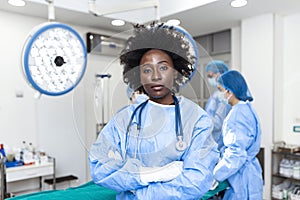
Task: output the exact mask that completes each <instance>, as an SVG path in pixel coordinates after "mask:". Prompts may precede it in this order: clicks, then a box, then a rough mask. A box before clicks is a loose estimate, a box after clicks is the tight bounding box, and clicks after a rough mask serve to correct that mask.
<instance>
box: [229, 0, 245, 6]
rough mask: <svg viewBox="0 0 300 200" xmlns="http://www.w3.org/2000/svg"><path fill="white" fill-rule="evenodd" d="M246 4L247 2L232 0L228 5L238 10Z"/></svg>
mask: <svg viewBox="0 0 300 200" xmlns="http://www.w3.org/2000/svg"><path fill="white" fill-rule="evenodd" d="M247 3H248V2H247V0H233V1H231V3H230V5H231V6H232V7H234V8H240V7H243V6H245V5H247Z"/></svg>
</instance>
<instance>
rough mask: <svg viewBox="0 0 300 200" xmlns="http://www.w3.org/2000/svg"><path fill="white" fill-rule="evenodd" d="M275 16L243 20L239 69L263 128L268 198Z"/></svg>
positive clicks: (266, 196) (267, 192)
mask: <svg viewBox="0 0 300 200" xmlns="http://www.w3.org/2000/svg"><path fill="white" fill-rule="evenodd" d="M273 20H274V17H273V15H272V14H267V15H262V16H258V17H253V18H249V19H245V20H243V21H242V24H241V38H242V39H241V53H242V54H241V55H242V56H241V72H242V74H243V75H244V76H245V78H246V81H247V83H248V86H249V88H250V91H251V93H252V95H253V97H254V101H253V106H254V108H255V109H256V111H257V114H258V116H259V119H260V122H261V127H262V142H261V146H262V147H264V148H265V170H264V172H265V185H264V198H265V199H270V188H271V186H270V177H271V176H270V173H271V171H270V169H271V159H270V151H271V148H272V141H273V139H272V138H273V114H274V110H273V81H274V80H273V79H274V77H273V73H274V51H273V49H274V24H273Z"/></svg>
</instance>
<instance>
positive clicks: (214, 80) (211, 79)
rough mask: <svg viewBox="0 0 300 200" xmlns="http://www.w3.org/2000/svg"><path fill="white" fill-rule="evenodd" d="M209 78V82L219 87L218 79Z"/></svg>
mask: <svg viewBox="0 0 300 200" xmlns="http://www.w3.org/2000/svg"><path fill="white" fill-rule="evenodd" d="M207 80H208V83H209V84H210V85H211V86H213V87H217V85H218V84H217V81H216V79H215V78H208V79H207Z"/></svg>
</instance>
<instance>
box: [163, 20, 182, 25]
mask: <svg viewBox="0 0 300 200" xmlns="http://www.w3.org/2000/svg"><path fill="white" fill-rule="evenodd" d="M166 24H168V25H170V26H178V25H179V24H180V20H179V19H170V20H168V21H167V22H166Z"/></svg>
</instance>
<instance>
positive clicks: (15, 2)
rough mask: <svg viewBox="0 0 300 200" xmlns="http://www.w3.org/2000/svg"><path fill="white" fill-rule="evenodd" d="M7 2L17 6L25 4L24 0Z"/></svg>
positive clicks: (9, 0)
mask: <svg viewBox="0 0 300 200" xmlns="http://www.w3.org/2000/svg"><path fill="white" fill-rule="evenodd" d="M7 2H8V3H9V4H10V5H12V6H18V7H22V6H25V4H26V3H25V1H24V0H8V1H7Z"/></svg>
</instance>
